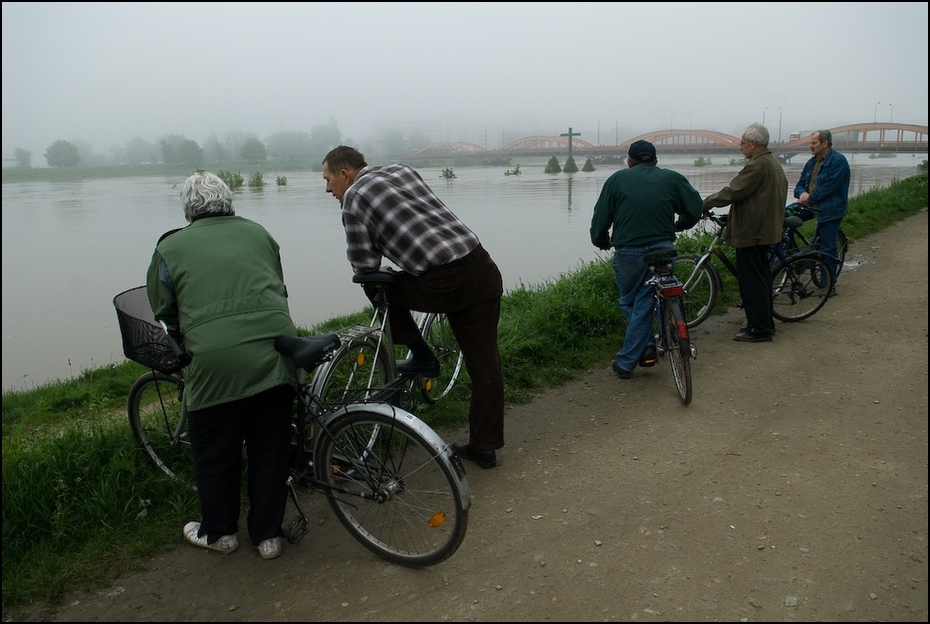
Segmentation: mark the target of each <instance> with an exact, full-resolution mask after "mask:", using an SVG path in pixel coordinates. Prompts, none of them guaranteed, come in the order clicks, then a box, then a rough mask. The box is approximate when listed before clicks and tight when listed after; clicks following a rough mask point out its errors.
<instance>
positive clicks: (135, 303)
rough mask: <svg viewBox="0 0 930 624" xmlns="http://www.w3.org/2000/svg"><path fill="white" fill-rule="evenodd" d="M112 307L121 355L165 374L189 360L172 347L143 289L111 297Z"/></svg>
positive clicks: (137, 288)
mask: <svg viewBox="0 0 930 624" xmlns="http://www.w3.org/2000/svg"><path fill="white" fill-rule="evenodd" d="M113 305H114V307H116V318H117V320H118V321H119V331H120V334H121V335H122V338H123V355H125V356H126V357H127V358H128V359H130V360H132V361H133V362H138V363H139V364H142V365H143V366H147V367H148V368H152V369H154V370H157V371H159V372H162V373H166V374H169V375H170V374H172V373H176V372H177V371H179V370H181V369H182V368H184V366H186V365H187V363H188V362H189V359H188V358H186V357H182V355H186V354H184V352H183V350H181V349H179V348H178V347H176V346H175V345H173V344H172V341H171V340H170V339H169V337H168V334H167V332H165V329H164V327H162V326H161V325H160V324H159V323H158V322H157V321H156V320H155V315H154V314H153V313H152V308H151V306H150V305H149V298H148V294H147V292H146V288H145V286H137V287H136V288H130V289H129V290H126V291H123V292H121V293H120V294H118V295H116V296H115V297H113ZM179 351H180V352H179Z"/></svg>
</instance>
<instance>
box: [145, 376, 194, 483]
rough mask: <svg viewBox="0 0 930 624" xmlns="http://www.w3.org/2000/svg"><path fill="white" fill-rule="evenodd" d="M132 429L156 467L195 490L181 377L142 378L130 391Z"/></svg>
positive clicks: (192, 459)
mask: <svg viewBox="0 0 930 624" xmlns="http://www.w3.org/2000/svg"><path fill="white" fill-rule="evenodd" d="M129 426H130V428H131V429H132V433H133V435H134V436H135V438H136V441H138V442H139V446H140V447H141V448H142V450H143V451H145V453H146V456H147V457H148V458H149V460H150V461H151V462H152V463H153V464H154V465H155V466H157V467H158V468H159V469H160V470H161V471H162V472H164V473H165V474H166V475H168V476H169V477H172V478H175V479H178V480H180V481H183V482H184V483H187V484H189V485H191V487H196V486H194V482H195V481H194V458H193V455H192V454H191V446H190V440H189V439H188V436H187V411H186V408H185V406H184V381H183V378H182V377H181V376H179V375H165V374H164V373H159V372H156V371H152V372H149V373H145V374H144V375H142V376H141V377H139V378H138V379H137V380H136V381H135V383H133V385H132V388H131V389H130V390H129Z"/></svg>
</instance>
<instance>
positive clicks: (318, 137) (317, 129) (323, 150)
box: [310, 117, 342, 160]
mask: <svg viewBox="0 0 930 624" xmlns="http://www.w3.org/2000/svg"><path fill="white" fill-rule="evenodd" d="M337 145H342V133H341V132H340V131H339V124H337V123H336V120H335V119H334V118H332V117H330V119H329V123H328V124H325V125H320V126H313V127H312V128H310V148H311V150H312V151H313V158H315V159H316V158H319V159H320V160H323V157H324V156H326V154H327V152H329V150H331V149H333V148H334V147H336V146H337Z"/></svg>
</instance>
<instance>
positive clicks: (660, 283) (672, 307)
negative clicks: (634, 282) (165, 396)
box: [643, 249, 697, 405]
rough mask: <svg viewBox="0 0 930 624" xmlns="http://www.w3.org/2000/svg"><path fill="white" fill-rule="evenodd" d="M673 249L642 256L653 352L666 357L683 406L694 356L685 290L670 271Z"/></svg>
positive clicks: (688, 392) (687, 398) (689, 389)
mask: <svg viewBox="0 0 930 624" xmlns="http://www.w3.org/2000/svg"><path fill="white" fill-rule="evenodd" d="M676 253H677V252H676V251H675V250H674V249H667V250H666V249H660V250H658V251H651V252H648V253H647V254H645V255H644V256H643V262H645V263H646V264H647V265H648V267H649V271H650V273H651V275H650V277H649V279H647V280H646V284H648V285H650V286H652V288H653V297H654V298H655V323H654V329H655V330H656V335H655V341H656V352H657V354H658V356H659V357H664V356H665V355H668V359H669V364H671V367H672V377H673V378H674V379H675V387H676V389H677V390H678V396H679V398H681V402H682V403H684V404H685V405H688V404H689V403H691V397H692V395H693V388H692V383H691V359H692V358H695V357H697V356H696V353H695V349H694V345H693V344H692V342H691V338H690V336H689V333H688V325H687V322H686V321H685V305H686V304H685V302H684V289H683V287H682V283H681V281H680V280H679V279H678V278H677V277H676V276H675V274H674V272H673V270H672V268H673V262H674V258H675V255H676Z"/></svg>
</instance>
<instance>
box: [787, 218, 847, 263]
mask: <svg viewBox="0 0 930 624" xmlns="http://www.w3.org/2000/svg"><path fill="white" fill-rule="evenodd" d="M817 210H819V208H817V207H816V206H805V205H804V204H799V203H793V204H788V206H787V207H786V208H785V216H786V217H791V216H796V217H799V218H800V219H801V221H802V222H804V223H806V222H807V221H810V220H811V219H813V218H814V213H816V212H817ZM802 226H803V224H802V225H801V226H797V227H786V228H785V239H784V242H785V248H786V249H787V250H788V253H797V252H801V251H811V250H820V251H823V246H822V245H821V241H820V233H819V232H817V231H816V229H815V230H814V235H813V237H812V238H811V239H808V238H807V237H806V236H804V234H803V232H802V231H801V228H802ZM848 250H849V237H848V236H846V233H845V232H843V228H840V229H839V231H838V232H837V235H836V256H834V257H833V260H834V262H835V263H836V273H835V274H834V281H835V280H836V278H837V277H839V276H840V272H841V271H842V270H843V264H844V263H845V262H846V252H847V251H848ZM824 253H825V252H824Z"/></svg>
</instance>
